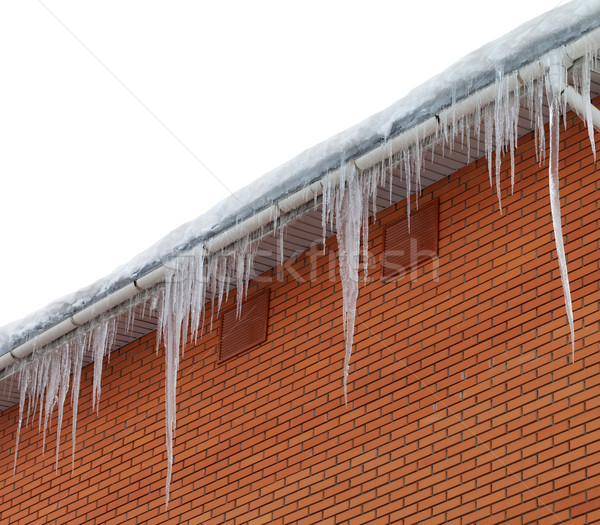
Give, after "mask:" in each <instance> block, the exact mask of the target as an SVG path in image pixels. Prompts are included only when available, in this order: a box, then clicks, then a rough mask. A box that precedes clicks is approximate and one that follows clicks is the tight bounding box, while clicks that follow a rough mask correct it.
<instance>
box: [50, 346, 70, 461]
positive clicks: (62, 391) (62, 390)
mask: <svg viewBox="0 0 600 525" xmlns="http://www.w3.org/2000/svg"><path fill="white" fill-rule="evenodd" d="M61 350H62V351H61V352H56V353H55V354H54V355H53V357H54V358H55V359H56V361H57V362H58V366H59V370H60V372H59V374H60V386H59V389H58V401H57V404H58V422H57V425H56V459H55V462H54V470H55V471H57V470H58V453H59V450H60V434H61V430H62V421H63V413H64V407H65V400H66V398H67V391H68V390H69V378H70V376H71V348H70V343H67V344H66V345H65V348H63V349H61Z"/></svg>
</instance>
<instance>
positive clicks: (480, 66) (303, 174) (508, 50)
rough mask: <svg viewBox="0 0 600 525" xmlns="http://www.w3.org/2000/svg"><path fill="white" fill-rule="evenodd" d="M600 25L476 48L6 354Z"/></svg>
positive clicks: (541, 30)
mask: <svg viewBox="0 0 600 525" xmlns="http://www.w3.org/2000/svg"><path fill="white" fill-rule="evenodd" d="M598 26H600V1H598V0H575V1H574V2H571V3H569V4H567V5H564V6H562V7H560V8H557V9H554V10H553V11H550V12H548V13H546V14H544V15H541V16H539V17H537V18H534V19H533V20H531V21H529V22H527V23H525V24H523V25H521V26H520V27H518V28H517V29H515V30H513V31H511V32H510V33H508V34H507V35H505V36H504V37H502V38H500V39H498V40H496V41H494V42H491V43H489V44H487V45H485V46H483V47H481V48H480V49H478V50H477V51H475V52H473V53H470V54H469V55H467V56H465V57H464V58H463V59H461V60H459V61H458V62H456V63H455V64H454V65H452V66H451V67H449V68H448V69H446V70H445V71H443V72H442V73H440V74H438V75H437V76H435V77H433V78H432V79H430V80H429V81H427V82H425V83H424V84H422V85H421V86H419V87H417V88H415V89H414V90H412V91H411V92H410V93H409V94H408V95H407V96H406V97H404V98H403V99H401V100H399V101H398V102H396V103H395V104H393V105H392V106H390V107H389V108H387V109H385V110H383V111H381V112H380V113H377V114H375V115H373V116H372V117H370V118H368V119H366V120H364V121H363V122H361V123H359V124H357V125H355V126H354V127H352V128H350V129H348V130H346V131H343V132H341V133H339V134H337V135H335V136H334V137H332V138H331V139H329V140H327V141H325V142H323V143H321V144H318V145H316V146H314V147H313V148H310V149H308V150H306V151H304V152H302V153H301V154H299V155H298V156H296V157H295V158H293V159H291V160H290V161H288V162H286V163H285V164H283V165H281V166H279V167H278V168H276V169H274V170H272V171H271V172H269V173H267V174H266V175H264V176H263V177H261V178H259V179H258V180H256V181H254V182H253V183H251V184H250V185H248V186H247V187H246V188H244V189H242V190H240V191H238V192H236V193H235V194H233V195H231V196H230V197H228V198H226V199H225V200H223V201H222V202H220V203H219V204H217V205H216V206H214V207H213V208H212V209H210V210H209V211H208V212H207V213H205V214H203V215H201V216H199V217H198V218H197V219H195V220H193V221H191V222H189V223H186V224H183V225H182V226H180V227H179V228H177V229H176V230H174V231H173V232H171V233H170V234H168V235H167V236H165V237H164V238H162V239H161V240H159V241H158V242H157V243H155V244H154V245H153V246H151V247H150V248H148V249H147V250H145V251H144V252H142V253H140V254H139V255H137V256H136V257H134V258H133V259H132V260H131V261H129V262H128V263H127V264H124V265H122V266H120V267H118V268H116V269H115V270H114V271H113V272H112V273H111V274H109V275H107V276H105V277H103V278H102V279H100V280H98V281H96V282H95V283H93V284H91V285H90V286H88V287H86V288H83V289H81V290H78V291H76V292H74V293H71V294H69V295H66V296H64V297H62V298H61V299H59V300H57V301H54V302H52V303H50V304H49V305H47V306H46V307H44V308H42V309H40V310H38V311H36V312H34V313H32V314H30V315H29V316H27V317H25V318H23V319H21V320H19V321H15V322H13V323H10V324H7V325H5V326H3V327H1V328H0V355H1V354H4V353H6V352H8V351H9V350H10V349H12V348H14V347H15V346H17V345H18V344H21V343H22V342H24V341H25V340H27V339H29V338H31V337H33V336H35V335H37V334H38V333H41V332H43V331H44V330H46V329H48V328H49V327H50V326H52V325H54V324H56V323H58V322H60V321H61V320H63V319H66V318H67V317H69V316H70V315H73V314H74V313H76V312H77V311H79V310H81V309H82V308H84V307H86V306H88V305H89V304H92V303H94V302H95V301H97V300H99V299H100V298H102V297H104V296H106V295H108V294H110V293H112V292H113V291H115V290H117V289H118V288H121V287H122V286H124V285H125V284H127V283H129V282H131V281H133V280H134V279H136V278H138V277H140V276H141V275H144V274H146V273H148V272H149V271H151V270H152V269H154V268H156V267H158V266H160V265H161V264H162V263H163V262H165V261H168V260H170V259H171V258H172V257H173V256H174V255H176V254H178V253H182V252H184V251H186V250H187V249H190V248H191V247H193V246H195V245H198V244H202V243H204V242H206V240H208V239H210V238H211V237H213V236H214V235H216V234H218V233H220V232H222V231H224V230H226V229H228V228H229V227H231V226H233V225H235V224H237V223H239V222H241V221H243V220H244V219H246V218H248V217H250V216H252V215H253V214H255V213H257V212H259V211H261V210H263V209H265V208H267V207H268V206H270V205H271V204H273V203H274V202H276V201H278V200H280V199H282V198H284V197H285V196H287V195H290V194H292V193H294V192H296V191H298V190H300V189H302V188H304V187H306V186H308V185H309V184H311V183H312V182H314V181H316V180H319V179H320V178H322V177H323V176H324V175H325V174H326V173H328V172H330V171H332V170H334V169H336V168H338V167H339V166H341V165H342V164H343V163H344V162H345V161H347V160H350V159H353V158H356V157H358V156H360V155H362V154H364V153H366V152H367V151H369V150H371V149H373V148H375V147H377V146H378V145H380V144H382V143H383V142H385V141H386V140H387V139H388V138H390V137H392V136H395V135H397V134H399V133H401V132H403V131H405V130H407V129H410V128H411V127H413V126H415V125H416V124H419V123H420V122H423V121H424V120H426V119H427V118H429V117H432V116H434V115H436V114H437V113H438V112H439V111H440V110H442V109H444V108H446V107H449V106H451V105H452V104H453V103H454V102H456V101H458V100H461V99H462V98H464V97H466V96H468V95H469V94H471V93H474V92H475V91H477V90H479V89H481V88H483V87H485V86H487V85H490V84H492V83H493V82H494V81H495V80H496V78H497V75H498V74H499V73H504V74H506V73H510V72H512V71H515V70H516V69H518V68H520V67H522V66H523V65H525V64H527V63H530V62H532V61H535V60H536V59H537V58H539V57H540V56H542V55H544V54H545V53H547V52H549V51H551V50H553V49H556V48H558V47H560V46H561V45H564V44H566V43H568V42H570V41H573V40H575V39H577V38H579V37H581V36H582V35H584V34H585V33H586V32H588V31H590V30H591V29H594V28H596V27H598Z"/></svg>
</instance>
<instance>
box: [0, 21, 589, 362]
mask: <svg viewBox="0 0 600 525" xmlns="http://www.w3.org/2000/svg"><path fill="white" fill-rule="evenodd" d="M599 46H600V28H598V29H595V30H593V31H592V32H590V33H588V34H587V35H585V36H583V37H581V38H579V39H578V40H576V41H574V42H572V43H570V44H567V45H566V46H562V48H561V49H559V50H553V51H551V52H550V53H547V54H546V55H544V56H543V57H540V58H539V59H538V60H536V61H535V62H532V63H530V64H528V65H526V66H524V67H522V68H520V69H519V70H518V71H517V74H516V75H514V74H510V76H508V82H509V86H508V87H509V90H513V89H514V88H515V87H516V83H517V82H519V83H520V84H521V85H522V84H525V83H527V82H528V81H529V80H530V79H535V78H539V77H540V76H541V74H543V72H544V65H543V64H546V63H548V60H547V59H548V57H549V55H551V54H554V56H556V55H555V54H556V53H557V52H558V53H559V54H560V57H561V60H562V63H563V64H569V65H571V64H572V63H573V62H574V61H575V60H576V59H578V58H580V57H582V56H584V55H585V53H586V51H587V50H588V49H590V48H594V49H596V48H597V47H599ZM495 92H496V87H495V85H493V84H492V85H489V86H487V87H485V88H483V89H481V90H479V91H477V92H476V93H473V94H472V95H470V96H468V97H466V98H464V99H462V100H461V101H459V102H457V103H456V104H454V106H452V107H448V108H446V109H445V110H443V112H441V114H440V115H438V116H437V117H439V118H440V119H445V121H447V122H448V121H451V118H455V119H458V118H461V117H463V116H466V115H469V114H472V113H473V112H474V111H475V110H476V109H477V107H482V106H484V105H486V104H489V103H491V102H493V101H494V99H495ZM566 96H567V101H568V102H569V104H570V105H571V106H572V107H573V108H574V109H575V110H576V111H578V112H579V113H580V114H582V115H585V109H584V101H583V98H582V97H581V95H579V93H577V92H576V91H575V90H574V89H573V88H572V87H570V86H568V87H567V88H566ZM592 108H593V109H592V116H593V122H594V125H595V126H596V127H598V128H600V111H599V110H598V109H596V108H595V107H593V106H592ZM437 117H435V116H434V117H431V118H429V119H427V120H425V121H423V122H421V123H420V124H418V125H417V126H415V127H413V128H411V129H409V130H407V131H405V132H403V133H400V134H399V135H397V136H396V137H394V138H392V139H391V140H389V141H388V142H386V143H385V144H381V145H380V146H378V147H376V148H374V149H372V150H371V151H369V152H368V153H366V154H364V155H362V156H360V157H359V158H357V159H355V160H354V162H355V164H356V166H357V168H358V169H360V170H365V169H368V168H370V167H371V166H373V165H375V164H377V163H379V162H381V161H382V160H384V159H386V158H388V156H389V155H390V153H391V154H392V155H393V154H396V153H398V152H400V151H402V150H403V149H405V148H407V147H409V146H411V145H413V144H414V143H415V142H416V140H417V139H419V140H423V139H426V138H428V137H431V136H433V135H435V133H436V132H437V129H438V118H437ZM350 160H351V159H350ZM341 176H342V171H341V170H340V169H337V170H334V171H332V172H330V173H328V174H326V175H325V176H324V177H323V178H322V179H321V180H319V181H317V182H314V183H313V184H311V185H310V186H308V187H306V188H303V189H301V190H299V191H297V192H296V193H293V194H292V195H290V196H288V197H286V198H284V199H282V200H280V201H279V202H277V203H274V204H273V205H272V206H270V207H269V208H266V209H264V210H263V211H261V212H259V213H257V214H255V215H253V216H252V217H249V218H248V219H246V220H244V221H243V222H241V223H239V224H237V225H235V226H233V227H231V228H229V229H228V230H226V231H224V232H222V233H220V234H218V235H216V236H215V237H213V238H211V239H210V240H209V241H208V242H207V244H206V247H205V248H206V250H207V251H208V252H209V253H215V252H217V251H219V250H221V249H222V248H225V247H226V246H229V245H231V244H233V243H234V242H236V241H238V240H240V239H243V238H244V237H246V236H247V235H249V234H251V233H253V232H255V231H256V230H258V229H260V228H262V227H263V226H265V225H267V224H268V223H269V222H271V221H272V220H273V218H274V217H277V216H279V214H280V213H281V212H283V213H288V212H290V211H292V210H294V209H295V208H298V207H299V206H301V205H303V204H306V203H308V202H309V201H310V200H312V199H314V198H315V197H317V196H319V195H321V194H322V193H323V187H324V185H325V184H332V185H337V184H339V182H340V180H341ZM165 271H166V270H165V268H164V266H161V267H159V268H157V269H155V270H153V271H151V272H150V273H148V274H146V275H144V276H142V277H140V278H139V279H137V280H136V281H134V282H131V283H129V284H127V285H126V286H124V287H123V288H120V289H119V290H117V291H115V292H114V293H112V294H110V295H108V296H106V297H105V298H103V299H101V300H100V301H98V302H96V303H94V304H92V305H90V306H88V307H87V308H84V309H83V310H81V311H80V312H77V313H76V314H74V315H72V316H71V317H69V318H67V319H65V320H63V321H61V322H60V323H58V324H56V325H54V326H52V327H51V328H49V329H48V330H46V331H45V332H43V333H41V334H39V335H37V336H36V337H34V338H32V339H30V340H28V341H26V342H25V343H23V344H21V345H20V346H18V347H16V348H14V349H13V350H11V351H10V352H7V353H6V354H4V355H2V356H0V370H3V369H5V368H6V367H8V366H10V365H11V364H13V363H15V362H17V361H18V360H20V359H24V358H25V357H27V356H29V355H30V354H31V353H32V352H33V351H34V350H35V349H36V348H42V347H43V346H45V345H48V344H49V343H51V342H53V341H55V340H56V339H58V338H59V337H62V336H64V335H66V334H68V333H69V332H71V331H72V330H74V329H75V328H76V327H78V326H80V325H82V324H85V323H87V322H89V321H91V320H92V319H93V318H94V317H97V316H99V315H101V314H103V313H105V312H107V311H108V310H110V309H112V308H114V307H116V306H118V305H119V304H122V303H123V302H125V301H127V300H129V299H131V298H133V297H135V296H136V295H137V294H138V293H139V292H140V291H144V290H148V289H149V288H151V287H152V286H155V285H156V284H158V283H160V282H162V281H164V278H165Z"/></svg>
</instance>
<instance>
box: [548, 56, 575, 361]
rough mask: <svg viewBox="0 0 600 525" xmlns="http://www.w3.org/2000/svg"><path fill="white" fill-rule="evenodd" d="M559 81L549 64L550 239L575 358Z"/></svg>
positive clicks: (557, 66)
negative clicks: (564, 215)
mask: <svg viewBox="0 0 600 525" xmlns="http://www.w3.org/2000/svg"><path fill="white" fill-rule="evenodd" d="M562 85H563V68H562V66H561V65H560V64H559V63H554V64H552V65H551V66H550V70H549V72H548V75H547V77H546V95H547V97H548V105H549V109H550V162H549V165H548V166H549V167H548V183H549V190H550V210H551V212H552V226H553V228H554V242H555V244H556V253H557V255H558V265H559V268H560V280H561V282H562V288H563V294H564V297H565V308H566V310H567V319H568V321H569V327H570V329H571V352H572V359H573V361H575V327H574V324H573V305H572V303H571V288H570V286H569V273H568V271H567V258H566V255H565V245H564V240H563V233H562V221H561V212H560V194H559V179H558V151H559V134H560V111H561V107H562V103H561V97H562V95H561V91H562V90H561V86H562Z"/></svg>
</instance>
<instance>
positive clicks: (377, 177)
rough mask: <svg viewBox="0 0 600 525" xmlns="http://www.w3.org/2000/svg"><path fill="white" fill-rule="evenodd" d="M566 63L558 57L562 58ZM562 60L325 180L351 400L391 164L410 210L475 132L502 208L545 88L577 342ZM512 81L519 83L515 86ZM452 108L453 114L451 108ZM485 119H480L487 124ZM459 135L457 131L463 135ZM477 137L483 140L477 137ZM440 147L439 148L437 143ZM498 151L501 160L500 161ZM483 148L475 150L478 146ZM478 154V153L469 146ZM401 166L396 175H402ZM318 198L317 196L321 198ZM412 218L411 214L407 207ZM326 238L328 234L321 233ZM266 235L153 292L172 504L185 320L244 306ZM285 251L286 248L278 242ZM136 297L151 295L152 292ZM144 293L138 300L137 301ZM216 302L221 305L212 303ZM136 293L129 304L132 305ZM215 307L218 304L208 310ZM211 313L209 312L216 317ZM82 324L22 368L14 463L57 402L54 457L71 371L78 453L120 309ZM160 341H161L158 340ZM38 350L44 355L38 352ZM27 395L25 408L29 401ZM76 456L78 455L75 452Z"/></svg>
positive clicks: (585, 69)
mask: <svg viewBox="0 0 600 525" xmlns="http://www.w3.org/2000/svg"><path fill="white" fill-rule="evenodd" d="M594 60H595V54H594V53H591V52H589V53H587V55H586V57H585V58H584V60H583V64H582V67H581V69H580V72H579V74H577V75H575V77H576V78H575V81H576V82H577V85H576V87H577V88H578V89H579V91H580V92H581V93H582V95H583V97H584V99H585V100H586V101H587V103H588V104H589V107H588V108H587V110H586V114H585V115H581V117H582V118H584V119H585V120H586V121H587V123H588V127H589V134H590V140H591V144H592V148H593V149H594V155H595V146H594V131H593V129H592V124H591V102H589V98H590V97H589V94H590V64H591V63H592V62H593V61H594ZM559 66H560V64H559ZM553 71H554V72H555V71H556V69H552V68H546V69H545V72H544V73H543V74H542V75H541V76H540V77H538V78H536V79H532V80H530V81H528V82H527V83H525V84H523V83H522V82H521V81H520V79H519V78H517V73H513V74H510V75H506V76H505V75H503V74H502V72H498V73H497V82H496V93H495V100H494V101H493V102H492V103H490V104H487V105H485V106H483V107H479V106H478V107H477V108H476V110H475V111H474V112H473V113H471V114H469V115H466V116H461V117H457V118H454V117H453V116H452V115H453V112H452V111H449V112H446V113H445V114H444V115H445V116H441V117H440V119H439V123H438V126H437V131H436V133H435V135H434V136H428V137H416V138H417V140H416V141H415V142H414V144H413V145H412V146H410V147H408V148H407V149H404V150H402V151H400V152H396V153H392V152H391V151H390V153H389V155H387V156H386V157H387V158H384V159H382V160H381V163H379V164H377V165H375V166H373V167H371V168H369V169H368V170H365V171H360V170H359V169H358V168H357V167H356V164H355V163H354V162H352V161H350V162H346V163H343V167H342V168H340V170H341V181H340V182H339V183H336V184H333V183H331V182H327V180H328V179H327V178H325V179H324V181H323V195H322V199H321V206H322V221H323V236H324V237H325V232H326V231H327V229H328V227H329V228H331V229H335V231H336V233H337V240H338V247H339V271H340V279H341V282H342V286H343V330H344V335H345V359H344V368H343V388H344V399H345V401H346V402H347V380H348V372H349V366H350V357H351V352H352V340H353V333H354V322H355V316H356V302H357V298H358V294H359V284H360V283H359V260H360V259H361V230H362V247H363V253H362V264H363V273H364V278H365V279H366V277H367V271H368V263H369V261H368V238H367V236H368V217H369V215H370V214H372V213H374V212H375V211H376V210H375V202H376V198H377V191H378V188H381V187H385V185H389V187H390V191H391V184H392V180H391V179H392V172H393V171H394V172H395V173H396V175H395V176H396V177H398V176H400V177H401V178H403V179H404V181H405V184H406V187H407V197H408V199H407V202H408V204H407V209H408V212H410V202H409V201H410V195H411V194H412V193H415V192H418V191H419V190H420V189H421V186H420V177H421V170H422V166H423V160H424V155H425V154H427V155H429V154H431V155H432V156H433V155H434V154H436V153H435V150H436V148H438V149H440V148H441V154H442V155H443V154H444V151H446V150H454V149H455V148H456V147H460V148H461V149H463V148H466V149H467V150H468V151H467V156H468V158H469V159H471V157H472V153H474V152H471V151H470V149H469V147H468V146H466V147H465V146H463V144H464V143H465V142H466V143H467V145H468V144H469V140H466V141H465V137H469V136H470V135H471V134H473V135H474V136H475V137H479V136H480V134H483V136H484V141H483V142H484V144H485V146H484V152H483V153H484V154H485V155H486V156H487V159H488V161H489V176H490V186H492V185H493V182H494V181H495V185H496V192H497V196H498V203H499V207H500V211H502V201H501V188H500V184H501V180H500V172H501V158H502V155H503V154H505V153H507V152H508V153H509V155H510V164H511V187H512V186H513V185H514V173H515V165H514V155H515V149H516V147H517V123H518V119H519V107H520V103H521V101H525V103H526V104H527V106H528V107H529V115H530V120H531V123H532V126H533V128H534V130H535V132H534V133H535V140H536V154H537V159H538V162H539V163H542V162H544V160H545V151H546V138H545V132H544V114H543V110H542V108H543V99H544V97H545V98H546V101H547V105H548V107H549V130H550V140H549V152H550V153H549V185H550V200H551V211H552V220H553V227H554V235H555V242H556V251H557V254H558V261H559V266H560V273H561V279H562V285H563V291H564V298H565V306H566V312H567V318H568V323H569V326H570V331H571V343H572V344H573V345H574V327H573V313H572V306H571V297H570V290H569V279H568V275H567V266H566V260H565V250H564V245H563V236H562V230H561V217H560V201H559V194H558V152H559V146H558V145H559V120H560V116H561V115H562V114H564V113H565V111H566V102H565V98H564V96H563V94H562V92H561V90H560V88H557V86H561V85H563V84H564V83H565V82H566V75H567V73H566V68H564V67H560V68H559V69H558V71H561V72H562V73H561V74H563V75H564V77H565V78H563V79H561V81H560V82H556V79H551V78H550V74H552V72H553ZM509 86H515V87H514V88H509ZM448 115H450V117H449V116H448ZM482 125H483V129H481V126H482ZM459 138H460V140H459ZM478 143H479V141H478ZM437 154H440V152H439V151H438V153H437ZM494 154H495V162H494V160H493V159H494ZM477 156H479V151H478V152H477ZM473 157H474V155H473ZM398 173H400V175H398ZM315 205H316V204H315ZM409 220H410V215H409ZM284 226H285V222H284V221H283V220H281V218H279V217H274V218H273V228H271V230H270V231H273V230H277V229H279V230H280V231H281V232H282V238H283V228H284ZM323 240H324V239H323ZM259 241H260V235H254V236H253V237H252V239H251V238H246V239H244V240H241V241H238V242H237V243H236V244H235V245H233V246H230V247H228V248H227V249H226V250H222V251H220V252H218V253H208V252H207V251H206V249H205V248H204V247H203V246H198V247H197V248H195V249H194V250H192V251H191V252H187V253H186V254H185V255H183V256H180V257H178V258H177V259H175V260H172V261H170V263H169V265H168V268H167V276H166V280H165V283H164V285H163V286H161V287H160V288H159V289H158V290H156V291H155V292H154V302H155V303H157V308H158V315H159V328H158V335H157V345H158V344H159V342H160V341H161V340H162V341H163V342H164V347H165V359H166V449H167V458H168V459H167V477H166V504H167V505H168V502H169V487H170V483H171V476H172V465H173V439H174V435H175V427H176V413H177V403H176V384H177V372H178V366H179V361H180V349H181V353H183V346H184V344H185V341H186V339H187V336H188V329H190V331H191V337H192V339H193V340H194V341H195V340H196V339H197V337H198V335H201V334H199V333H198V330H199V327H201V326H203V322H204V311H205V304H206V303H207V301H210V302H211V303H213V306H214V308H212V309H211V312H212V311H216V312H217V315H218V312H219V309H220V307H221V303H222V301H223V299H224V297H226V296H227V294H228V292H229V289H230V288H232V287H234V286H235V287H237V304H238V311H239V308H241V305H242V302H243V298H244V294H245V292H246V290H247V286H248V282H249V280H250V277H251V270H252V265H253V260H254V256H255V254H256V249H257V245H258V242H259ZM281 253H282V254H283V249H281ZM140 300H144V301H147V300H148V297H143V298H142V299H140ZM138 302H139V301H138ZM215 302H216V305H215V304H214V303H215ZM135 306H136V304H135V303H131V304H130V305H129V306H128V308H130V312H133V309H134V307H135ZM211 316H212V314H211ZM211 323H212V321H211ZM85 329H86V328H85V327H81V328H80V329H78V332H77V333H75V334H76V335H74V336H71V337H70V338H69V339H68V340H67V341H66V342H62V343H61V342H60V341H59V342H58V343H56V344H54V345H53V347H52V348H44V349H41V350H39V351H37V352H35V353H34V356H35V358H34V359H32V360H31V361H30V362H28V363H26V364H24V365H21V366H20V367H19V374H20V379H19V380H20V409H19V422H18V430H17V444H16V447H15V468H16V463H17V454H18V442H19V435H20V432H21V426H22V424H23V419H24V417H25V415H26V416H27V421H29V420H30V419H33V418H34V417H35V416H36V411H37V414H38V416H37V417H38V419H39V427H40V430H41V431H43V433H44V443H45V437H46V433H47V432H48V429H49V426H50V423H49V422H50V420H51V416H52V413H53V410H54V408H55V407H57V410H58V423H57V429H56V433H57V436H56V443H57V446H56V465H57V466H58V457H59V456H58V454H59V448H58V447H59V443H60V433H61V427H62V417H63V407H64V402H65V400H66V397H67V392H68V390H69V385H70V381H71V379H70V378H71V376H72V383H71V384H72V388H71V391H72V394H71V403H72V410H73V418H72V420H73V428H72V457H73V458H74V454H75V437H76V426H77V406H78V397H79V384H80V378H81V364H82V361H83V356H84V354H85V353H86V352H88V353H91V355H92V357H93V360H94V362H95V365H94V380H93V406H95V407H96V410H97V407H98V400H99V396H100V381H101V374H102V362H103V358H104V357H105V356H106V355H108V352H109V350H110V349H111V347H112V346H113V341H114V336H115V330H116V324H115V317H113V318H105V319H103V320H96V322H95V324H94V325H93V326H90V327H87V331H85ZM157 349H158V347H157ZM40 356H41V357H40ZM26 399H27V400H28V401H29V402H28V406H27V413H26V414H25V401H26ZM72 463H73V460H72Z"/></svg>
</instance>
